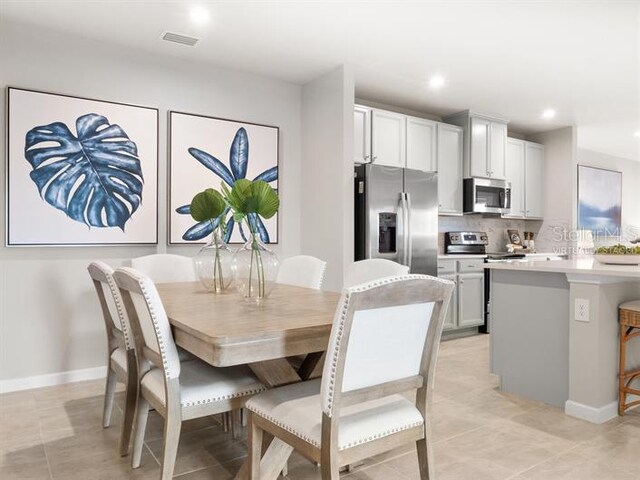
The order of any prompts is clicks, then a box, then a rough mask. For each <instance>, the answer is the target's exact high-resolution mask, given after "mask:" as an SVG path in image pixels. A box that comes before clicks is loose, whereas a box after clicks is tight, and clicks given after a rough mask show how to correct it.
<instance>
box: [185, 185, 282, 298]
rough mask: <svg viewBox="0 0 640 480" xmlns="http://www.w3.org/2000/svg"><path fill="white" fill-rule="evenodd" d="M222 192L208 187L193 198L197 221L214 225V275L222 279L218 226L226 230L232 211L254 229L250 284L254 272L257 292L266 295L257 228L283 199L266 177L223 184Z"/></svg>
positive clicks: (278, 206)
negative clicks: (229, 185)
mask: <svg viewBox="0 0 640 480" xmlns="http://www.w3.org/2000/svg"><path fill="white" fill-rule="evenodd" d="M221 190H222V193H220V192H218V191H217V190H214V189H213V188H208V189H206V190H204V191H202V192H200V193H198V194H197V195H196V196H195V197H193V200H192V201H191V205H190V211H191V216H192V217H193V219H194V220H195V221H197V222H205V221H211V225H212V226H213V232H214V233H213V235H214V237H213V238H214V242H215V245H216V254H215V260H214V261H215V268H214V272H215V273H214V274H215V276H216V278H215V279H214V281H217V279H218V278H219V279H220V281H222V267H221V265H220V259H219V254H218V236H217V229H218V228H221V229H222V231H223V232H224V230H225V225H226V220H225V219H226V217H227V215H228V213H229V212H230V213H231V215H232V216H233V220H234V221H235V222H236V223H238V224H240V223H242V222H243V221H244V222H245V223H246V224H247V226H248V227H249V231H250V232H251V265H250V269H249V284H251V277H252V276H253V275H254V269H255V278H256V279H257V281H258V287H257V290H258V291H257V295H258V297H264V296H265V295H266V294H265V274H264V266H263V263H262V254H261V253H260V247H259V242H258V235H257V234H258V233H259V232H258V230H259V229H260V228H261V227H260V226H262V228H264V226H263V225H262V222H260V221H258V220H257V217H262V218H264V219H269V218H271V217H273V216H274V215H275V214H276V213H277V212H278V209H279V208H280V198H279V197H278V194H277V193H276V191H275V190H274V189H273V188H272V187H271V185H269V184H268V183H267V182H265V181H263V180H255V181H251V180H247V179H245V178H240V179H238V180H236V181H235V182H234V184H233V187H231V188H229V187H228V186H227V185H225V184H224V183H222V185H221ZM249 296H251V287H249Z"/></svg>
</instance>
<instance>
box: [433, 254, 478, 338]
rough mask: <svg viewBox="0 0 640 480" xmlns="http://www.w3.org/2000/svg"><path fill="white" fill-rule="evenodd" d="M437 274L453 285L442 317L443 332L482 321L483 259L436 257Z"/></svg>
mask: <svg viewBox="0 0 640 480" xmlns="http://www.w3.org/2000/svg"><path fill="white" fill-rule="evenodd" d="M438 272H439V273H438V277H440V278H442V279H445V280H451V281H452V282H454V283H455V284H456V288H455V289H454V290H453V295H452V297H451V303H450V304H449V308H448V310H447V316H446V317H445V320H444V331H445V332H454V331H456V330H461V329H463V328H471V327H477V326H480V325H483V324H484V261H483V260H482V259H469V260H458V261H456V260H446V259H444V260H443V259H440V260H438Z"/></svg>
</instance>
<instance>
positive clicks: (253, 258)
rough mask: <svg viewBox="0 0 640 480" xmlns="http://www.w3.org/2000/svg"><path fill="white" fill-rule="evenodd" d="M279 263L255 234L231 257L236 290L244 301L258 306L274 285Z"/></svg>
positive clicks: (275, 256)
mask: <svg viewBox="0 0 640 480" xmlns="http://www.w3.org/2000/svg"><path fill="white" fill-rule="evenodd" d="M279 267H280V261H279V260H278V257H277V255H276V254H275V253H273V252H272V251H271V250H269V249H268V248H267V247H266V246H265V244H264V243H262V241H261V240H260V238H259V237H258V236H257V235H256V234H252V235H251V238H250V239H249V240H248V241H247V243H245V244H244V246H243V247H242V248H241V249H240V250H238V251H237V252H236V253H235V255H234V256H233V273H234V279H235V285H236V289H237V290H238V293H240V295H241V296H242V298H244V299H245V300H246V301H248V302H250V303H256V304H260V303H262V302H263V301H264V300H265V299H266V298H267V297H268V296H269V294H270V293H271V291H272V290H273V287H274V285H275V283H276V277H277V275H278V268H279Z"/></svg>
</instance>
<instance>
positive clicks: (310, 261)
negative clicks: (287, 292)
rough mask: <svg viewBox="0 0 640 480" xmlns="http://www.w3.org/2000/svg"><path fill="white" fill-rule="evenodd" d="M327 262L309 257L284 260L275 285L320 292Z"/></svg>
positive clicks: (299, 256) (303, 256)
mask: <svg viewBox="0 0 640 480" xmlns="http://www.w3.org/2000/svg"><path fill="white" fill-rule="evenodd" d="M326 269H327V262H324V261H322V260H320V259H319V258H316V257H311V256H309V255H297V256H295V257H289V258H285V259H284V260H283V261H282V263H281V264H280V269H279V270H278V278H277V280H276V282H277V283H282V284H285V285H295V286H296V287H306V288H315V289H316V290H320V289H321V288H322V282H323V281H324V272H325V270H326Z"/></svg>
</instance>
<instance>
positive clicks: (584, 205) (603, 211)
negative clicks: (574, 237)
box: [578, 165, 622, 237]
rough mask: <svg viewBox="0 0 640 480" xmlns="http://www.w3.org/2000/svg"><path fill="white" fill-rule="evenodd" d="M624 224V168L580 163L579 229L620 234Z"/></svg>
mask: <svg viewBox="0 0 640 480" xmlns="http://www.w3.org/2000/svg"><path fill="white" fill-rule="evenodd" d="M621 227H622V172H616V171H613V170H605V169H603V168H596V167H589V166H586V165H578V229H580V230H591V231H592V232H593V234H594V235H599V236H605V237H607V236H619V235H620V234H621Z"/></svg>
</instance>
